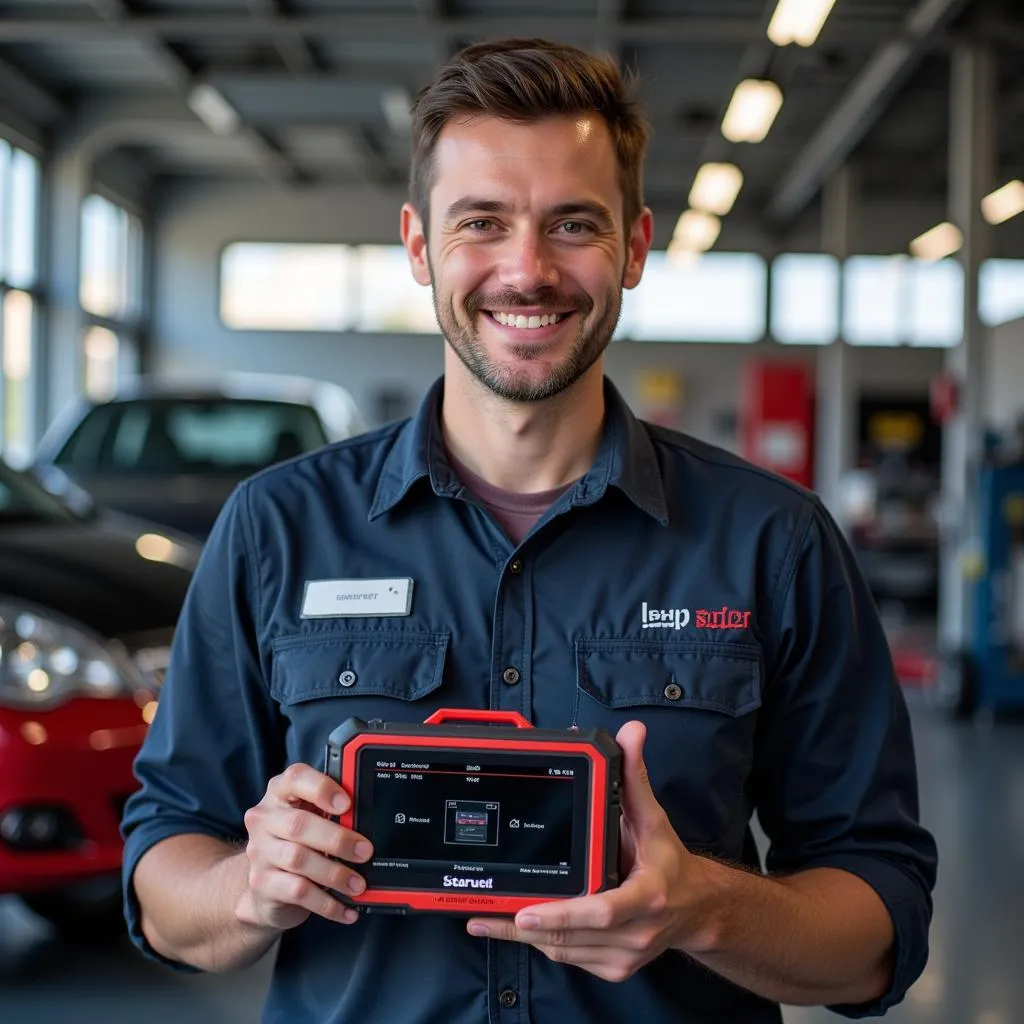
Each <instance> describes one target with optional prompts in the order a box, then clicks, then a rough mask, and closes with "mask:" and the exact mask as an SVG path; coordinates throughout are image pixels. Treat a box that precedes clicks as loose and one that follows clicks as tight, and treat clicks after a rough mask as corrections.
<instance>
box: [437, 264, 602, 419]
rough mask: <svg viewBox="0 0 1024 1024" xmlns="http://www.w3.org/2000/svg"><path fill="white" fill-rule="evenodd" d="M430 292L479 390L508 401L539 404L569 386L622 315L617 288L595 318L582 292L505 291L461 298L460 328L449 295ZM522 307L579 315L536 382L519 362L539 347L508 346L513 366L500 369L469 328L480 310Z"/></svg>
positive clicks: (537, 354)
mask: <svg viewBox="0 0 1024 1024" xmlns="http://www.w3.org/2000/svg"><path fill="white" fill-rule="evenodd" d="M431 276H433V275H431ZM432 291H433V297H434V312H435V314H436V316H437V322H438V324H439V325H440V328H441V333H442V334H443V335H444V339H445V341H446V342H447V343H448V344H449V345H450V346H451V348H452V351H453V352H455V354H456V355H457V356H458V357H459V359H461V360H462V363H463V365H464V366H465V367H466V369H468V370H469V372H470V373H472V374H473V376H474V377H475V378H476V379H477V380H478V381H480V383H481V384H483V385H484V387H486V388H487V389H488V390H489V391H491V392H492V393H493V394H495V395H497V396H498V397H499V398H504V399H506V400H507V401H510V402H541V401H543V400H544V399H546V398H552V397H554V396H555V395H558V394H561V393H562V392H563V391H567V390H568V389H569V388H571V387H572V386H573V385H574V384H575V383H576V382H577V381H578V380H579V379H580V377H582V376H583V374H585V373H586V372H587V370H589V369H590V368H591V367H592V366H593V365H594V363H596V362H597V360H598V359H599V358H600V356H601V355H602V354H603V353H604V350H605V349H606V348H607V347H608V345H609V343H610V342H611V340H612V335H613V334H614V333H615V326H616V324H618V322H619V315H620V313H621V311H622V288H621V287H619V288H617V289H616V288H609V289H608V292H607V294H606V295H605V296H604V302H603V304H602V307H601V309H600V311H599V312H598V313H597V315H596V319H595V318H594V309H595V303H594V301H593V299H591V297H590V296H589V295H586V294H584V293H579V294H573V295H567V294H561V293H557V292H553V291H550V290H545V291H543V292H537V293H536V294H534V295H523V294H521V293H519V292H516V291H510V290H507V289H506V290H505V291H501V292H471V293H470V294H469V295H468V296H466V300H465V303H464V308H465V311H466V317H467V323H465V324H463V323H460V322H459V320H458V318H457V317H456V315H455V306H454V303H453V301H452V299H451V297H450V296H449V297H447V298H445V297H439V296H438V293H437V287H436V284H435V285H432ZM525 307H531V308H533V309H537V308H540V309H550V310H557V311H564V310H567V309H571V310H574V311H575V312H576V313H577V314H578V316H579V326H578V329H577V331H576V338H575V339H574V341H573V343H572V346H571V348H570V349H569V353H568V354H567V355H566V356H565V358H564V359H563V360H562V361H561V362H559V363H558V364H557V365H555V366H552V367H551V369H550V370H549V371H548V373H547V374H546V375H545V376H544V377H543V378H541V379H537V377H536V375H534V374H531V373H529V372H528V368H527V367H523V366H521V365H520V364H522V363H529V362H536V361H538V360H542V359H544V358H545V356H546V352H545V351H544V349H543V348H538V347H537V346H535V345H522V346H518V345H513V346H510V348H509V352H510V353H511V356H512V358H513V360H514V363H513V365H511V366H509V365H503V364H501V363H499V362H497V361H496V360H495V359H493V358H492V357H491V356H490V355H489V354H488V351H487V345H486V344H485V342H484V341H483V340H482V339H481V337H480V334H479V332H478V331H477V330H476V327H475V326H474V325H475V323H476V316H477V314H478V313H479V312H480V311H481V310H485V309H506V310H513V309H516V308H525ZM483 315H484V316H486V315H487V314H486V313H484V314H483Z"/></svg>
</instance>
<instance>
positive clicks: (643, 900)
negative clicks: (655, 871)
mask: <svg viewBox="0 0 1024 1024" xmlns="http://www.w3.org/2000/svg"><path fill="white" fill-rule="evenodd" d="M647 902H648V900H647V891H646V888H645V886H644V885H643V884H642V882H641V881H640V880H639V879H638V878H636V877H633V878H627V879H626V880H625V881H624V882H623V883H622V885H620V886H619V887H618V888H617V889H609V890H608V891H607V892H599V893H594V894H593V895H592V896H581V897H580V898H579V899H574V900H555V901H552V902H550V903H540V904H537V905H536V906H533V907H526V908H524V909H523V910H520V911H519V913H518V914H516V917H515V923H516V925H517V926H518V927H520V928H522V929H524V930H526V931H534V932H536V931H551V932H563V931H579V930H593V931H606V930H607V929H609V928H618V927H621V926H622V925H624V924H626V923H628V922H629V921H633V920H635V919H636V918H640V917H644V916H645V915H646V912H647Z"/></svg>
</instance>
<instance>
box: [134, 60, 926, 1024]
mask: <svg viewBox="0 0 1024 1024" xmlns="http://www.w3.org/2000/svg"><path fill="white" fill-rule="evenodd" d="M647 134H648V128H647V126H646V124H645V122H644V120H643V118H642V116H641V115H640V113H639V111H638V110H637V108H636V106H635V105H634V104H633V102H632V101H631V100H630V99H629V98H628V96H627V94H626V91H625V89H624V87H623V83H622V81H621V79H620V77H619V74H618V71H617V70H616V68H615V67H614V65H613V64H611V63H610V62H609V61H607V60H604V59H598V58H595V57H592V56H590V55H588V54H586V53H584V52H583V51H580V50H578V49H575V48H573V47H568V46H562V45H557V44H553V43H548V42H544V41H542V40H504V41H499V42H495V43H489V44H481V45H478V46H474V47H470V48H468V49H466V50H464V51H462V52H461V53H459V54H458V55H456V57H455V58H453V59H452V61H451V62H450V63H448V64H447V65H445V66H444V67H443V68H441V69H440V70H439V72H438V74H437V76H436V78H435V80H434V81H433V82H432V83H431V84H430V85H429V86H428V87H427V88H425V89H424V90H423V92H422V93H421V94H420V96H419V98H418V100H417V103H416V107H415V110H414V151H413V169H412V182H411V196H410V202H409V203H408V204H406V205H405V206H404V208H403V210H402V217H401V234H402V239H403V242H404V244H405V246H406V249H407V251H408V254H409V259H410V263H411V267H412V272H413V274H414V275H415V277H416V279H417V280H418V281H419V282H420V283H421V284H424V285H429V286H430V287H431V288H432V289H433V295H434V303H435V308H436V310H437V318H438V322H439V324H440V326H441V329H442V332H443V334H444V338H445V364H444V368H445V372H444V376H443V378H442V379H441V380H440V381H438V382H437V383H436V384H435V385H434V387H433V388H432V389H431V390H430V392H429V393H428V395H427V396H426V398H425V399H424V402H423V404H422V406H421V408H420V410H419V412H418V413H417V415H416V416H415V417H413V419H412V420H410V421H408V422H404V423H400V424H395V425H392V426H390V427H386V428H384V429H383V430H380V431H378V432H376V433H373V434H368V435H365V436H363V437H361V438H358V439H355V440H352V441H347V442H343V443H341V444H338V445H333V446H330V447H328V448H326V449H323V450H321V451H320V452H317V453H314V454H312V455H307V456H304V457H302V458H300V459H297V460H293V461H292V462H290V463H286V464H284V465H283V466H279V467H275V468H273V469H271V470H269V471H267V472H264V473H262V474H260V475H259V476H257V477H255V478H253V479H251V480H250V481H248V482H246V483H245V484H243V485H242V486H241V487H240V488H239V490H238V491H237V492H236V494H235V495H234V497H233V498H232V500H231V502H229V504H228V506H227V507H226V508H225V510H224V513H223V514H222V516H221V519H220V521H219V523H218V526H217V529H216V530H215V532H214V534H213V536H212V537H211V539H210V541H209V543H208V545H207V547H206V549H205V550H204V555H203V561H202V564H201V565H200V568H199V571H198V572H197V574H196V577H195V580H194V582H193V585H192V589H191V591H190V593H189V598H188V600H187V601H186V605H185V609H184V611H183V613H182V618H181V622H180V624H179V628H178V631H177V633H176V637H175V646H174V651H173V654H172V659H171V665H170V669H169V672H168V676H167V682H166V685H165V691H164V694H163V697H162V700H161V705H160V714H159V715H158V716H157V718H156V721H155V723H154V726H153V728H152V730H151V732H150V734H149V737H148V739H147V741H146V744H145V747H144V749H143V751H142V753H141V755H140V757H139V760H138V762H137V766H136V770H137V774H138V776H139V779H140V781H141V783H142V788H141V790H140V791H139V793H137V794H136V795H135V796H134V797H133V798H132V800H131V801H130V802H129V806H128V809H127V811H126V817H125V824H124V831H125V835H126V840H127V844H126V856H125V882H126V910H127V916H128V921H129V925H130V929H131V934H132V937H133V939H134V940H135V941H136V943H137V944H138V945H139V946H140V948H142V949H143V950H144V951H145V952H146V953H147V955H150V956H152V957H154V958H157V959H160V960H162V961H163V962H165V963H168V964H170V965H172V966H175V967H177V968H179V969H189V968H192V969H202V970H226V969H229V968H231V967H235V966H239V965H243V964H246V963H250V962H252V961H253V960H255V959H256V958H258V957H259V956H261V955H262V954H263V953H265V952H266V951H267V950H268V949H269V948H270V947H271V946H272V945H273V944H274V943H275V942H277V941H280V950H279V953H278V956H277V960H276V963H275V967H274V974H273V981H272V984H271V989H270V994H269V998H268V1003H267V1007H266V1012H265V1018H264V1019H265V1020H266V1021H285V1020H287V1021H289V1022H310V1024H312V1022H317V1024H321V1022H323V1024H327V1022H329V1024H342V1022H356V1021H359V1022H362V1021H386V1022H395V1024H410V1022H417V1021H422V1022H445V1024H484V1022H487V1024H499V1022H506V1021H507V1022H509V1024H512V1022H515V1024H526V1022H534V1024H549V1022H558V1024H590V1022H600V1021H609V1022H619V1021H624V1020H640V1021H644V1022H652V1024H658V1022H665V1024H668V1022H672V1024H704V1022H711V1021H716V1022H717V1021H724V1020H729V1021H735V1022H738V1024H778V1022H779V1021H780V1020H781V1014H780V1009H779V1003H780V1002H788V1003H803V1004H826V1005H830V1006H832V1007H833V1008H834V1009H836V1010H837V1011H838V1012H840V1013H843V1014H846V1015H848V1016H852V1017H857V1016H865V1015H870V1014H877V1013H882V1012H884V1011H885V1010H886V1009H887V1008H888V1007H889V1006H891V1005H893V1004H894V1003H896V1002H898V1001H899V1000H900V999H901V998H902V997H903V995H904V993H905V992H906V990H907V988H908V987H909V985H910V984H912V982H913V981H914V980H915V979H916V977H917V976H918V975H919V974H920V972H921V970H922V968H923V966H924V964H925V961H926V958H927V933H928V925H929V920H930V916H931V890H932V887H933V885H934V880H935V865H936V856H935V848H934V844H933V842H932V840H931V837H930V836H929V835H928V833H927V832H926V831H924V830H923V829H922V828H921V826H920V824H919V823H918V821H917V789H916V777H915V765H914V754H913V747H912V743H911V736H910V728H909V722H908V716H907V711H906V707H905V705H904V702H903V699H902V696H901V694H900V691H899V688H898V686H897V684H896V682H895V679H894V677H893V671H892V664H891V659H890V657H889V653H888V650H887V647H886V642H885V638H884V635H883V633H882V630H881V628H880V625H879V622H878V618H877V615H876V613H875V609H874V607H873V605H872V602H871V598H870V596H869V594H868V592H867V589H866V587H865V586H864V583H863V581H862V580H861V578H860V576H859V575H858V572H857V569H856V566H855V565H854V563H853V560H852V558H851V556H850V553H849V551H848V549H847V547H846V545H845V543H844V541H843V539H842V537H841V535H840V534H839V532H838V531H837V529H836V527H835V525H834V524H833V522H832V521H831V519H830V518H829V516H828V514H827V513H826V511H825V510H824V509H823V507H822V506H821V504H820V503H819V501H818V500H817V499H816V498H815V496H814V495H813V494H811V493H808V492H805V491H803V490H801V489H800V488H798V487H795V486H793V485H791V484H789V483H787V482H785V481H783V480H781V479H779V478H777V477H774V476H773V475H771V474H769V473H766V472H763V471H761V470H759V469H756V468H755V467H753V466H751V465H749V464H747V463H744V462H743V461H741V460H739V459H737V458H735V457H733V456H731V455H729V454H727V453H725V452H723V451H720V450H718V449H715V448H712V447H710V446H708V445H704V444H702V443H700V442H699V441H697V440H695V439H693V438H690V437H687V436H685V435H683V434H679V433H675V432H672V431H668V430H665V429H662V428H659V427H655V426H652V425H649V424H646V423H643V422H642V421H639V420H637V419H636V418H635V417H634V416H633V415H632V413H631V412H630V410H629V409H628V408H627V406H626V405H625V403H624V402H623V400H622V398H621V397H620V396H619V394H618V392H617V391H616V389H615V388H614V387H613V386H612V384H611V383H610V382H609V381H608V380H607V379H606V378H605V377H604V373H603V361H604V360H603V357H604V352H605V349H606V348H607V346H608V344H609V342H610V340H611V336H612V333H613V331H614V328H615V324H616V321H617V319H618V316H619V311H620V308H621V301H622V290H623V288H631V287H633V286H635V285H636V284H637V282H638V281H639V280H640V278H641V275H642V273H643V267H644V261H645V258H646V255H647V252H648V249H649V246H650V244H651V230H652V223H651V214H650V212H649V211H648V210H647V209H645V207H644V205H643V200H642V191H641V180H642V171H643V154H644V149H645V145H646V141H647ZM371 582H372V584H373V586H369V584H370V583H371ZM384 586H386V587H387V592H386V595H384V596H381V597H379V598H378V591H380V588H381V587H384ZM325 587H326V588H327V592H329V593H328V597H329V596H330V594H340V593H344V594H357V595H358V596H359V598H360V600H359V601H358V602H357V604H358V607H357V608H354V609H352V608H349V607H348V606H347V605H345V604H344V603H341V604H339V602H338V601H330V600H327V599H325V598H323V597H322V596H321V595H322V594H323V593H324V592H325V591H324V588H325ZM444 707H448V708H452V707H461V708H491V709H501V710H506V711H517V712H519V713H520V714H522V715H525V716H527V717H528V718H530V719H531V720H532V721H533V722H534V723H535V724H536V725H538V726H541V727H546V728H561V729H564V728H574V727H578V728H581V729H590V728H596V727H603V728H605V729H608V730H609V731H611V732H612V733H613V734H614V735H616V736H617V739H618V741H619V744H620V746H621V748H622V751H623V764H624V786H623V794H622V800H623V816H622V823H621V836H622V844H621V851H620V854H621V869H622V882H621V884H620V885H619V886H618V887H617V888H615V889H612V890H609V891H607V892H602V893H598V894H596V895H590V896H587V897H584V898H580V899H573V900H564V901H558V902H548V903H538V904H537V905H535V906H532V907H528V908H526V909H525V910H523V911H521V912H520V913H519V914H518V915H517V916H516V918H515V919H514V920H505V919H496V918H490V919H487V918H473V919H469V920H464V919H463V920H460V919H457V918H453V917H443V916H427V915H424V916H410V917H403V918H394V917H383V916H376V915H363V916H360V915H358V914H357V913H356V912H355V911H354V910H353V909H352V908H351V907H348V906H346V905H345V904H344V903H343V902H341V901H339V900H338V899H337V898H336V897H335V895H333V894H332V890H333V891H334V892H341V891H347V892H349V893H351V894H355V895H358V894H359V893H361V892H362V891H363V890H364V888H365V882H364V880H363V878H362V877H361V875H360V873H359V869H358V866H359V865H361V864H365V863H367V862H368V861H371V860H372V859H373V857H374V856H375V852H374V850H373V848H372V846H371V844H370V843H369V841H368V840H367V839H366V837H364V836H360V835H357V834H355V833H354V832H351V831H348V830H346V829H345V828H343V827H341V826H340V825H338V824H335V823H334V822H333V821H331V820H329V816H331V815H337V814H338V813H339V812H344V811H345V810H346V809H347V808H348V807H349V806H350V800H351V794H349V793H346V792H344V791H343V790H342V789H341V788H340V787H339V786H338V785H337V784H336V783H334V782H333V781H331V780H330V779H329V778H328V777H327V776H325V775H323V774H322V773H321V772H320V771H319V770H318V769H317V768H316V767H313V766H315V765H318V764H320V763H321V762H322V754H323V749H324V745H325V742H326V739H327V736H328V735H329V733H330V732H331V731H332V730H333V729H334V728H335V726H337V725H338V724H339V723H340V722H342V721H344V720H345V719H347V718H349V717H350V716H357V717H359V718H362V719H364V720H369V719H384V720H393V721H404V722H415V721H422V720H423V719H425V718H427V717H428V716H429V715H430V714H431V713H433V712H434V711H436V710H437V709H438V708H444ZM755 812H757V814H758V817H759V820H760V823H761V825H762V826H763V828H764V831H765V833H766V834H767V837H768V840H769V844H770V845H769V850H768V854H767V858H766V862H765V864H764V865H763V866H762V865H761V863H760V861H759V858H758V853H757V849H756V847H755V845H754V840H753V836H752V832H751V828H750V824H751V819H752V816H753V814H754V813H755ZM339 858H340V860H339ZM341 861H345V862H347V863H341ZM351 865H355V867H352V866H351ZM474 881H475V879H474ZM468 884H470V885H471V884H472V881H470V882H469V883H468Z"/></svg>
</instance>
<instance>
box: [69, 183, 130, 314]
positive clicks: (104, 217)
mask: <svg viewBox="0 0 1024 1024" xmlns="http://www.w3.org/2000/svg"><path fill="white" fill-rule="evenodd" d="M117 230H118V208H117V207H116V206H114V204H113V203H110V202H107V200H106V199H104V198H103V197H102V196H97V195H91V196H86V198H85V200H84V201H83V202H82V276H81V282H80V290H79V296H80V301H81V304H82V308H83V309H85V310H87V311H88V312H90V313H95V314H96V315H97V316H106V317H116V316H117V315H118V313H119V312H120V309H121V295H120V290H119V274H118V266H117V264H118V238H117Z"/></svg>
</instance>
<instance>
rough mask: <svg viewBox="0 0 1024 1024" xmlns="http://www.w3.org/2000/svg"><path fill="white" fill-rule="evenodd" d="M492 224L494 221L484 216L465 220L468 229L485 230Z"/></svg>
mask: <svg viewBox="0 0 1024 1024" xmlns="http://www.w3.org/2000/svg"><path fill="white" fill-rule="evenodd" d="M493 226H494V221H492V220H488V219H487V218H486V217H479V218H477V219H476V220H469V221H466V227H467V228H469V230H470V231H487V230H488V229H489V228H491V227H493Z"/></svg>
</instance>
